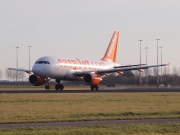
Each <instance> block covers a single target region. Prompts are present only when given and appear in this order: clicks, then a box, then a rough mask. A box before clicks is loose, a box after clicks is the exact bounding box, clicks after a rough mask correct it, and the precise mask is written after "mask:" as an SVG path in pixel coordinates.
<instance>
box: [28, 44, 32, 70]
mask: <svg viewBox="0 0 180 135" xmlns="http://www.w3.org/2000/svg"><path fill="white" fill-rule="evenodd" d="M28 47H29V70H30V58H31V57H30V55H31V53H30V48H31V47H32V46H28Z"/></svg>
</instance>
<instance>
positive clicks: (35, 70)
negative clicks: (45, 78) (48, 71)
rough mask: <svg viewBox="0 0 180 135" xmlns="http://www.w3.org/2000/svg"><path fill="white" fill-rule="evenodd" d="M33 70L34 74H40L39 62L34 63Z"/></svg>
mask: <svg viewBox="0 0 180 135" xmlns="http://www.w3.org/2000/svg"><path fill="white" fill-rule="evenodd" d="M32 71H33V73H34V74H36V75H39V74H40V69H39V66H38V65H37V64H34V65H33V67H32Z"/></svg>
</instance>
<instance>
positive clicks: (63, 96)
mask: <svg viewBox="0 0 180 135" xmlns="http://www.w3.org/2000/svg"><path fill="white" fill-rule="evenodd" d="M179 97H180V93H77V94H72V93H59V94H57V93H56V94H0V123H26V122H55V121H84V120H86V121H87V120H88V121H89V120H108V119H143V118H180V98H179Z"/></svg>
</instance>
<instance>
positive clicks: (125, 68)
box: [74, 64, 170, 77]
mask: <svg viewBox="0 0 180 135" xmlns="http://www.w3.org/2000/svg"><path fill="white" fill-rule="evenodd" d="M169 65H170V64H162V65H151V66H130V67H129V66H127V67H126V66H125V67H120V68H117V67H115V68H111V69H104V70H97V71H77V72H75V73H74V74H75V75H76V76H79V77H82V76H84V74H87V73H91V72H92V73H94V74H100V75H104V74H107V73H114V72H123V71H131V70H139V71H140V72H142V70H143V69H148V68H152V67H160V66H169Z"/></svg>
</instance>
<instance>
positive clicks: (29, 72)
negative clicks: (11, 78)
mask: <svg viewBox="0 0 180 135" xmlns="http://www.w3.org/2000/svg"><path fill="white" fill-rule="evenodd" d="M8 69H9V70H15V71H24V72H26V73H28V74H32V73H33V72H32V70H29V69H20V68H8Z"/></svg>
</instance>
